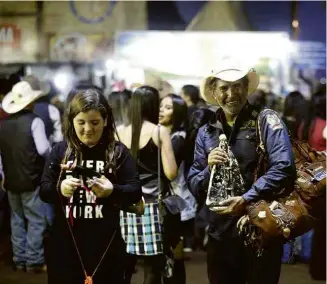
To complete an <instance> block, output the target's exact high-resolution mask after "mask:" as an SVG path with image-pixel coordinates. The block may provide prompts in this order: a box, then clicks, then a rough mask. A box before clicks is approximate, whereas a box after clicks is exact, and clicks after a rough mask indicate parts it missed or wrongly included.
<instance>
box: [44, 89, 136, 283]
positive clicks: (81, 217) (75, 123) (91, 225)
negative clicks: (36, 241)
mask: <svg viewBox="0 0 327 284" xmlns="http://www.w3.org/2000/svg"><path fill="white" fill-rule="evenodd" d="M64 135H65V142H62V143H58V144H57V145H56V146H55V147H54V149H53V150H52V152H51V154H50V157H49V159H48V161H47V164H46V166H45V169H44V173H43V177H42V181H41V189H40V197H41V199H42V200H43V201H44V202H48V203H52V204H54V207H55V220H54V225H53V227H52V230H51V232H50V234H49V241H48V250H47V251H48V254H47V267H48V283H49V284H52V283H56V284H57V283H61V284H75V283H76V284H83V283H85V284H92V283H94V284H104V283H115V284H121V283H123V279H124V265H125V263H124V262H125V251H126V249H125V243H124V241H123V239H122V237H121V233H120V226H119V212H120V208H122V207H124V206H129V205H132V204H134V203H136V202H137V201H138V200H140V199H141V194H142V191H141V186H140V182H139V177H138V172H137V167H136V164H135V161H134V159H133V158H132V156H131V154H130V152H129V150H128V149H127V148H126V147H125V146H124V145H123V144H122V143H120V142H116V141H115V138H114V135H115V125H114V120H113V116H112V111H111V108H110V106H109V105H108V103H107V101H106V99H105V97H104V96H103V95H102V94H101V93H100V92H99V91H98V90H95V89H86V90H82V91H78V92H77V93H76V94H75V95H74V96H73V98H72V100H71V101H70V103H69V105H68V107H67V109H66V113H65V117H64ZM78 166H84V167H86V168H88V169H91V170H93V171H94V172H96V173H94V172H92V171H89V172H87V171H78V170H77V169H80V168H79V167H78ZM95 176H98V177H95Z"/></svg>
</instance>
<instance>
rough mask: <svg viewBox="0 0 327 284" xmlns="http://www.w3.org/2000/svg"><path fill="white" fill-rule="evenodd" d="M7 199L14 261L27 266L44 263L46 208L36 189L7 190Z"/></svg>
mask: <svg viewBox="0 0 327 284" xmlns="http://www.w3.org/2000/svg"><path fill="white" fill-rule="evenodd" d="M8 200H9V204H10V207H11V241H12V247H13V261H14V263H15V264H16V265H19V266H23V265H26V266H27V267H29V266H33V265H41V264H44V250H43V233H44V231H45V229H46V226H47V217H46V210H47V209H46V207H45V203H43V202H42V201H41V199H40V197H39V191H38V189H37V190H35V191H32V192H23V193H20V194H16V193H12V192H10V191H8Z"/></svg>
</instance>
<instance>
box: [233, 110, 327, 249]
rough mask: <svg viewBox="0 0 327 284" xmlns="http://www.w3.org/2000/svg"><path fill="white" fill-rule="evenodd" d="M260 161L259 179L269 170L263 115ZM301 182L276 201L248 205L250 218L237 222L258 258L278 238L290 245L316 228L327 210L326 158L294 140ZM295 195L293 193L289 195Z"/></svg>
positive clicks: (286, 190) (293, 147) (303, 143)
mask: <svg viewBox="0 0 327 284" xmlns="http://www.w3.org/2000/svg"><path fill="white" fill-rule="evenodd" d="M257 133H258V136H259V146H258V151H259V160H258V166H257V169H256V171H255V179H254V180H257V178H258V176H260V175H261V174H264V173H265V172H266V170H267V169H268V162H267V157H266V152H265V148H264V144H263V142H262V137H261V133H260V115H259V116H258V121H257ZM291 142H292V151H293V154H294V158H295V166H296V171H297V179H296V180H295V183H294V187H293V188H292V189H291V190H289V189H285V190H284V191H282V193H281V194H280V195H279V196H278V197H276V199H275V200H273V201H266V200H260V201H258V202H255V203H253V204H249V205H248V206H247V215H245V216H243V217H241V218H240V219H239V221H238V223H237V227H238V230H239V233H240V235H241V236H242V237H243V239H244V242H245V244H246V245H251V246H253V247H254V248H255V249H256V250H257V253H258V255H260V254H261V253H262V251H263V249H264V247H265V246H266V245H267V244H268V243H269V242H270V241H273V240H276V238H279V239H281V240H282V241H284V242H286V241H288V240H289V239H293V238H295V237H297V236H300V235H302V234H304V233H306V232H308V231H309V230H311V229H312V228H313V227H314V223H315V220H316V218H319V216H321V212H322V210H325V208H326V207H325V195H326V155H324V154H323V153H319V152H318V151H316V150H315V149H313V148H312V147H311V146H310V145H308V143H306V142H303V141H299V140H296V139H291ZM286 192H291V193H290V194H285V193H286Z"/></svg>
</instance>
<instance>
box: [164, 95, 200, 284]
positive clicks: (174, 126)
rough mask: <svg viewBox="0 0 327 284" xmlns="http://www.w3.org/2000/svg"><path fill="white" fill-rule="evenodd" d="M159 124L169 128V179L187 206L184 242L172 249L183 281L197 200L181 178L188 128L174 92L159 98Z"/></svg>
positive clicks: (183, 108)
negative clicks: (173, 171) (172, 163)
mask: <svg viewBox="0 0 327 284" xmlns="http://www.w3.org/2000/svg"><path fill="white" fill-rule="evenodd" d="M159 123H160V124H161V125H164V126H166V128H167V129H168V131H169V133H170V136H171V141H172V145H173V150H174V155H175V158H176V162H177V166H178V167H179V170H178V176H177V177H176V179H174V180H173V181H172V182H171V186H172V189H173V190H174V192H175V194H177V195H179V196H180V197H181V198H183V199H184V200H185V201H186V208H184V209H183V211H182V212H181V228H182V234H181V236H182V237H183V239H184V243H183V244H182V245H180V246H178V249H176V250H175V263H174V273H173V274H174V276H173V277H174V278H175V280H176V281H175V282H176V283H180V284H183V283H185V282H186V276H185V266H184V255H183V247H184V248H185V251H186V249H189V250H190V249H191V248H192V237H193V235H194V217H195V212H196V201H195V198H194V197H193V195H192V194H191V192H190V191H189V190H188V188H187V185H186V182H185V178H184V160H185V156H186V155H187V154H188V153H186V151H185V145H186V141H185V139H186V128H187V105H186V103H185V102H184V100H183V99H182V98H181V97H180V96H177V95H175V94H169V95H168V96H166V97H165V98H163V99H162V100H161V103H160V112H159Z"/></svg>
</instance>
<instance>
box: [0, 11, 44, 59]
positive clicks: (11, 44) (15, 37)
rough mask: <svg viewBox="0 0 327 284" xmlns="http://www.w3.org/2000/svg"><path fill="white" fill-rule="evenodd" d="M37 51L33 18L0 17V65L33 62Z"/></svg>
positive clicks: (37, 45) (37, 44)
mask: <svg viewBox="0 0 327 284" xmlns="http://www.w3.org/2000/svg"><path fill="white" fill-rule="evenodd" d="M38 51H39V41H38V37H37V33H36V18H35V17H34V16H26V17H18V16H17V17H16V16H15V17H0V63H23V62H35V60H36V54H37V53H38Z"/></svg>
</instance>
